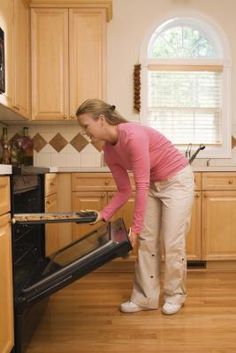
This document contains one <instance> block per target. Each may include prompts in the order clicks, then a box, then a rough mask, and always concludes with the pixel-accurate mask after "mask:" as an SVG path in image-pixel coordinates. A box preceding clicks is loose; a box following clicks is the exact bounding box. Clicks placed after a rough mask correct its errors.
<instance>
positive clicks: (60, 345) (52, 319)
mask: <svg viewBox="0 0 236 353" xmlns="http://www.w3.org/2000/svg"><path fill="white" fill-rule="evenodd" d="M187 283H188V299H187V302H186V305H185V306H184V307H183V309H182V310H181V311H180V312H179V313H178V314H176V315H173V316H165V315H163V314H161V311H160V310H155V311H144V312H139V313H135V314H122V313H120V312H119V310H118V305H119V303H120V302H122V301H124V300H126V299H127V298H128V297H129V294H130V290H131V286H132V273H101V272H94V273H91V274H90V275H88V276H86V277H84V278H83V279H81V280H79V281H77V282H76V283H74V284H73V285H71V286H70V287H68V288H65V289H63V290H61V291H60V292H58V293H57V294H55V295H53V296H52V297H51V299H50V302H49V306H48V310H47V312H46V313H45V315H44V317H43V319H42V321H41V323H40V325H39V327H38V329H37V331H36V332H35V334H34V337H33V339H32V342H31V344H30V346H29V348H28V350H27V353H108V352H109V353H124V352H131V353H154V352H155V353H180V352H181V353H183V352H185V353H235V352H236V272H204V271H195V270H193V271H191V272H189V273H188V282H187Z"/></svg>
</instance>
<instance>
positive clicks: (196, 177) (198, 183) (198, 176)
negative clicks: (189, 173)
mask: <svg viewBox="0 0 236 353" xmlns="http://www.w3.org/2000/svg"><path fill="white" fill-rule="evenodd" d="M194 183H195V190H201V188H202V178H201V173H194Z"/></svg>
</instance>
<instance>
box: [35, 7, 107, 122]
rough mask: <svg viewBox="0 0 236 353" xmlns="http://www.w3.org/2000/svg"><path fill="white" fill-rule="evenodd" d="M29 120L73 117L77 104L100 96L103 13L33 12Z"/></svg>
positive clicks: (102, 92)
mask: <svg viewBox="0 0 236 353" xmlns="http://www.w3.org/2000/svg"><path fill="white" fill-rule="evenodd" d="M31 19H32V20H31V23H32V97H33V98H32V119H35V120H61V119H74V118H75V111H76V108H77V107H78V105H79V104H80V103H82V101H83V100H85V99H87V98H92V97H97V98H105V97H104V95H105V82H106V76H105V67H106V64H105V54H106V12H105V10H104V9H102V8H100V9H94V8H91V7H90V8H89V7H88V8H87V9H81V8H71V9H68V8H33V9H32V10H31Z"/></svg>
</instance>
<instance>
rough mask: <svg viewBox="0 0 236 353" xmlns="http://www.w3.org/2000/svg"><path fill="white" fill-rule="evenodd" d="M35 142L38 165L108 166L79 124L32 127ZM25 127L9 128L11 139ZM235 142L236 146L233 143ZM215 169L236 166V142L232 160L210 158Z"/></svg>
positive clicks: (201, 163) (200, 161)
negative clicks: (216, 167)
mask: <svg viewBox="0 0 236 353" xmlns="http://www.w3.org/2000/svg"><path fill="white" fill-rule="evenodd" d="M28 127H29V135H30V137H31V138H33V140H34V165H35V166H55V167H101V166H103V165H104V161H103V153H102V152H101V151H102V147H101V145H100V144H99V143H96V144H93V143H91V142H90V140H89V139H88V138H87V136H85V135H84V134H83V133H82V131H81V130H80V128H79V126H78V125H64V124H62V125H29V126H28ZM22 129H23V127H22V125H21V126H13V125H10V126H8V137H9V139H11V138H12V137H13V136H14V135H15V134H16V133H19V132H22ZM233 142H234V143H233ZM206 163H207V160H206V159H202V158H198V159H196V160H195V161H194V162H193V166H199V167H201V166H206ZM208 163H209V165H211V166H230V165H234V166H235V165H236V140H235V139H233V140H232V158H227V159H213V158H212V159H210V160H208Z"/></svg>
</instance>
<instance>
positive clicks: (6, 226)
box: [0, 214, 14, 353]
mask: <svg viewBox="0 0 236 353" xmlns="http://www.w3.org/2000/svg"><path fill="white" fill-rule="evenodd" d="M11 254H12V250H11V227H10V214H6V215H4V216H1V217H0V269H1V270H0V313H1V314H0V332H1V339H0V352H3V353H8V352H11V349H12V347H13V342H14V338H13V295H12V255H11Z"/></svg>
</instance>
